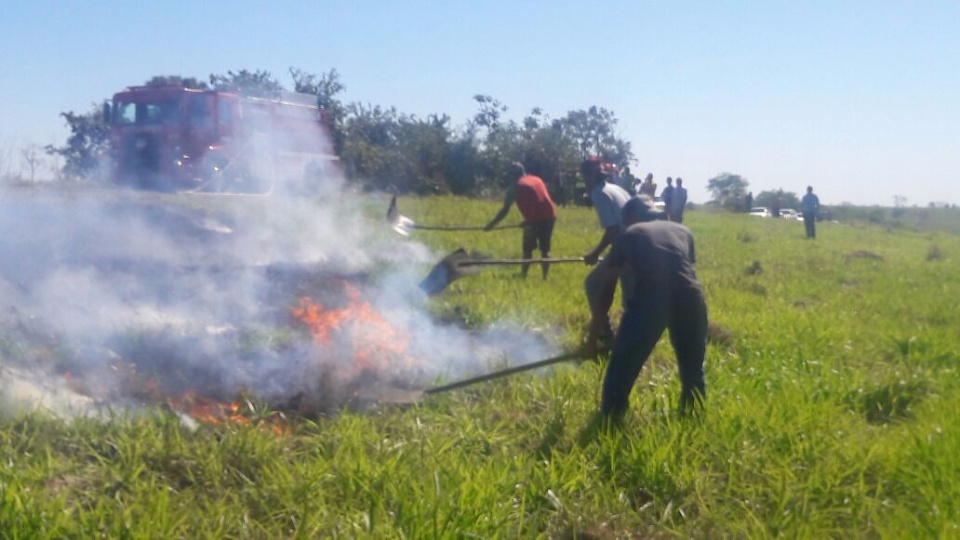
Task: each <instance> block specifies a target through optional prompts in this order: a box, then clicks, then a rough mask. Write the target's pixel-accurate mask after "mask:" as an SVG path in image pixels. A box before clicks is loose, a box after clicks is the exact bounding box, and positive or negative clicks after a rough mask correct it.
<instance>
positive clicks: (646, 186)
mask: <svg viewBox="0 0 960 540" xmlns="http://www.w3.org/2000/svg"><path fill="white" fill-rule="evenodd" d="M637 193H639V194H640V195H646V196H647V197H650V198H651V199H652V198H654V197H656V196H657V184H655V183H654V182H653V173H647V176H646V178H644V179H643V183H642V184H640V187H639V188H638V189H637Z"/></svg>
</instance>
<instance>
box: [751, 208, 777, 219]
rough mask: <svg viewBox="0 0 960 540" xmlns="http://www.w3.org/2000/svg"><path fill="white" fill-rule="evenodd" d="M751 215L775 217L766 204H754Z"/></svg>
mask: <svg viewBox="0 0 960 540" xmlns="http://www.w3.org/2000/svg"><path fill="white" fill-rule="evenodd" d="M750 215H751V216H757V217H763V218H768V217H773V214H771V213H770V210H769V209H768V208H767V207H765V206H754V207H753V208H751V209H750Z"/></svg>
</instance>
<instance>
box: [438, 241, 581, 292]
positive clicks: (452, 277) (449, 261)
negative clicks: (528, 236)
mask: <svg viewBox="0 0 960 540" xmlns="http://www.w3.org/2000/svg"><path fill="white" fill-rule="evenodd" d="M583 261H584V259H583V257H553V258H546V259H486V258H476V257H473V256H471V255H470V254H469V253H467V252H466V251H465V250H464V249H463V248H460V249H458V250H456V251H454V252H453V253H451V254H449V255H447V256H446V257H444V258H443V259H441V260H440V262H439V263H437V264H436V266H434V267H433V268H432V269H431V270H430V273H429V274H427V277H425V278H423V281H421V282H420V289H421V290H423V292H425V293H427V295H428V296H433V295H435V294H439V293H441V292H443V290H444V289H446V288H447V286H448V285H450V284H451V283H453V282H454V281H456V280H458V279H460V278H462V277H463V276H468V275H471V274H475V273H477V270H478V267H480V266H509V265H517V264H537V263H540V264H558V263H571V262H581V263H582V262H583Z"/></svg>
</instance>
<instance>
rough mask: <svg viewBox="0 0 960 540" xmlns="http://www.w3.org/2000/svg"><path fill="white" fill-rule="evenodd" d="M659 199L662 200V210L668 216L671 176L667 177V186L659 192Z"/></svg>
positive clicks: (671, 184) (671, 187)
mask: <svg viewBox="0 0 960 540" xmlns="http://www.w3.org/2000/svg"><path fill="white" fill-rule="evenodd" d="M660 200H661V201H663V211H664V212H666V213H667V218H668V219H669V217H670V202H671V201H672V200H673V178H670V177H669V176H668V177H667V187H665V188H663V191H661V192H660Z"/></svg>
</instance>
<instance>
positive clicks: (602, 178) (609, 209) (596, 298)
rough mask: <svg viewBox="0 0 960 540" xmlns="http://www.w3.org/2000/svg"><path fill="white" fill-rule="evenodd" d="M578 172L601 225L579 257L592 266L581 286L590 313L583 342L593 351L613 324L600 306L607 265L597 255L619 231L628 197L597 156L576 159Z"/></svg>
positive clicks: (625, 285)
mask: <svg viewBox="0 0 960 540" xmlns="http://www.w3.org/2000/svg"><path fill="white" fill-rule="evenodd" d="M580 175H581V176H583V181H584V183H585V184H586V186H587V192H588V193H590V200H591V201H592V203H593V208H594V210H596V212H597V219H598V220H599V221H600V226H601V227H603V236H602V237H601V238H600V242H599V243H598V244H597V245H596V247H594V248H593V249H592V250H591V251H590V252H589V253H587V254H586V255H584V256H583V261H584V262H585V263H586V264H587V265H588V266H594V269H593V270H591V271H590V273H589V274H587V277H586V279H585V280H584V282H583V288H584V291H585V292H586V295H587V303H588V304H589V306H590V315H591V319H590V331H589V334H588V336H587V346H588V348H589V349H591V350H594V351H595V350H596V347H597V342H598V341H601V342H605V343H607V344H610V343H612V341H613V328H612V327H611V326H610V316H609V314H608V312H609V307H610V306H609V305H607V306H606V307H604V306H603V304H602V300H601V298H600V294H601V289H602V287H603V279H604V275H605V274H606V273H607V272H608V270H607V267H608V266H609V265H608V263H607V260H606V259H603V260H600V255H601V254H602V253H603V252H604V250H606V249H607V246H609V245H610V244H611V243H613V241H614V240H615V239H616V238H617V236H619V235H620V230H621V218H622V216H621V212H620V210H621V209H622V208H623V205H625V204H627V201H628V200H630V194H629V193H627V192H626V191H625V190H624V189H623V188H621V187H620V186H617V185H616V184H613V183H610V182H608V181H607V176H606V175H605V174H604V171H603V169H602V164H601V162H600V159H599V158H595V157H594V158H588V159H585V160H583V162H582V163H580ZM624 279H626V277H625V278H624ZM621 287H622V288H623V289H624V290H626V289H628V288H629V287H630V284H629V283H628V282H627V281H621Z"/></svg>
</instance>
